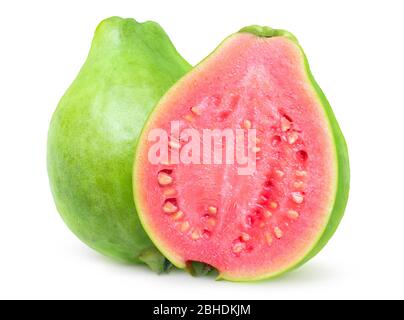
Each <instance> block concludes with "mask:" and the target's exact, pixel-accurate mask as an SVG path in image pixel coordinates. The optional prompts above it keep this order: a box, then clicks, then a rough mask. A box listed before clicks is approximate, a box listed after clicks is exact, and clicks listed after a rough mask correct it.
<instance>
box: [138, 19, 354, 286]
mask: <svg viewBox="0 0 404 320" xmlns="http://www.w3.org/2000/svg"><path fill="white" fill-rule="evenodd" d="M238 33H250V34H253V35H255V36H257V37H285V38H287V39H289V40H291V41H293V42H294V43H295V44H296V45H297V46H298V47H299V49H300V51H301V53H302V56H303V58H304V68H305V73H306V75H307V80H308V82H309V83H310V84H311V86H312V88H313V90H314V92H315V93H316V95H317V97H318V101H319V102H320V104H321V105H322V107H323V108H324V111H325V114H326V116H327V119H328V123H329V126H330V129H331V130H330V131H331V132H332V138H333V140H334V146H335V150H336V152H335V155H336V161H335V164H336V179H335V181H336V194H335V198H334V205H333V209H332V210H331V212H330V214H329V217H328V221H327V225H326V226H325V228H324V229H323V231H322V232H321V234H320V235H319V237H318V240H317V241H316V243H315V244H314V245H313V247H312V248H311V249H310V250H309V251H308V252H307V253H306V254H305V256H304V257H302V258H300V259H299V260H298V261H295V263H292V264H291V265H290V267H288V268H286V269H284V270H281V271H280V272H278V273H271V274H264V275H260V276H257V277H254V276H253V277H250V278H242V279H238V278H232V277H230V276H228V275H223V274H219V276H218V277H217V279H218V280H219V279H225V280H230V281H259V280H266V279H269V278H274V277H277V276H280V275H282V274H284V273H286V272H288V271H291V270H293V269H295V268H297V267H299V266H301V265H302V264H304V263H305V262H307V261H308V260H310V259H311V258H313V257H314V256H315V255H316V254H317V253H318V252H319V251H320V250H321V249H322V248H323V247H324V246H325V245H326V244H327V242H328V241H329V240H330V238H331V237H332V235H333V234H334V233H335V231H336V229H337V227H338V225H339V223H340V221H341V219H342V217H343V214H344V211H345V207H346V205H347V201H348V196H349V184H350V169H349V158H348V149H347V145H346V142H345V139H344V136H343V134H342V132H341V130H340V127H339V125H338V122H337V120H336V118H335V115H334V113H333V111H332V109H331V106H330V104H329V102H328V101H327V99H326V97H325V95H324V93H323V92H322V90H321V89H320V87H319V85H318V84H317V82H316V81H315V79H314V77H313V75H312V73H311V71H310V67H309V63H308V60H307V57H306V55H305V54H304V51H303V49H302V47H301V46H300V45H299V43H298V41H297V39H296V37H295V36H294V35H293V34H292V33H290V32H288V31H286V30H279V29H272V28H269V27H261V26H257V25H254V26H248V27H245V28H243V29H241V30H240V31H239V32H238ZM238 33H236V34H233V35H231V36H230V37H228V38H226V39H225V40H224V41H223V42H222V44H220V45H219V46H218V47H217V48H216V49H215V50H214V51H213V52H212V53H211V54H210V55H209V56H208V57H206V58H205V59H204V60H202V61H201V62H200V63H199V64H198V65H197V66H196V67H195V69H198V66H199V65H201V64H203V63H204V62H205V61H206V60H208V59H209V58H210V57H212V56H214V55H215V53H216V52H218V50H220V49H221V46H222V45H223V44H224V43H225V42H226V40H228V39H229V38H231V37H233V36H235V35H237V34H238ZM177 86H178V83H177V84H176V85H175V87H177ZM173 90H174V89H173ZM163 99H164V97H163V98H162V100H163ZM145 128H146V127H144V129H143V130H145ZM139 147H140V145H139ZM139 149H140V148H138V150H139ZM134 167H135V170H141V169H140V167H141V165H140V164H138V163H137V162H136V161H135V165H134ZM138 167H139V169H138ZM135 199H136V206H137V208H138V211H139V213H140V218H141V221H142V223H143V225H144V228H145V230H146V232H148V233H149V236H150V237H151V239H152V240H153V241H155V239H154V238H153V233H152V232H151V230H149V229H148V226H147V224H146V223H145V222H144V221H143V220H142V212H141V203H142V199H137V197H136V191H135ZM155 244H156V245H157V246H158V247H159V248H160V250H161V251H162V252H163V254H164V253H166V254H167V256H169V254H168V253H167V251H169V249H168V248H166V247H164V246H163V245H162V244H159V243H157V242H156V241H155ZM170 260H171V262H172V263H173V264H174V265H175V266H177V267H178V268H183V269H185V270H189V271H191V273H192V270H193V268H190V267H189V264H188V265H187V264H185V265H184V264H183V262H179V261H175V259H174V257H173V256H171V257H170Z"/></svg>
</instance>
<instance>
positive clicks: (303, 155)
mask: <svg viewBox="0 0 404 320" xmlns="http://www.w3.org/2000/svg"><path fill="white" fill-rule="evenodd" d="M193 106H197V107H198V108H199V110H202V114H201V115H199V116H195V115H193V114H192V112H191V111H190V108H191V107H193ZM157 109H158V112H156V113H154V116H153V118H152V120H151V122H149V125H148V127H147V129H146V132H145V133H144V135H143V137H147V134H148V132H149V131H150V130H151V129H153V128H163V129H165V130H167V131H168V132H169V128H170V121H173V120H179V121H180V123H181V129H185V128H191V127H192V128H197V129H199V130H201V129H204V128H210V129H216V128H217V129H225V128H232V129H236V128H242V126H243V121H244V120H249V121H251V123H252V127H253V128H255V129H257V137H258V138H259V139H260V140H261V142H260V143H259V144H258V146H259V147H260V148H261V150H260V151H259V153H258V157H259V158H260V159H258V161H257V172H256V173H255V174H254V175H253V176H241V175H238V173H237V166H236V165H225V164H223V165H203V164H201V165H194V164H188V165H184V164H179V165H171V166H169V165H152V164H150V162H149V161H148V159H147V153H148V150H149V147H150V145H151V144H152V142H146V139H144V143H145V146H144V147H142V149H141V151H140V152H139V153H138V155H139V157H140V162H139V160H138V163H141V164H140V165H138V166H139V167H140V168H141V169H139V172H138V173H137V174H138V176H137V177H136V178H137V179H138V184H139V185H140V186H143V187H141V188H139V189H141V190H139V191H138V192H139V193H138V198H139V199H141V205H140V206H141V210H140V211H141V215H142V217H143V221H144V222H145V223H146V224H147V226H148V230H149V231H150V232H151V233H152V234H153V239H154V240H155V241H156V242H157V243H159V244H160V245H161V249H162V251H163V252H164V253H166V254H167V253H171V254H172V257H175V258H174V259H175V260H176V262H177V263H185V262H187V261H201V262H204V263H208V264H210V265H212V266H214V267H216V268H217V269H218V270H219V271H220V272H221V273H222V274H224V275H228V276H229V277H235V278H237V277H241V278H242V277H247V278H248V277H254V276H257V275H260V274H270V273H276V272H278V271H281V270H283V269H286V268H288V267H289V266H291V265H292V264H293V263H295V262H296V261H298V260H299V259H300V258H302V257H303V256H304V255H305V254H307V252H308V251H309V250H310V248H311V247H312V246H313V245H314V243H315V241H316V240H317V239H318V237H319V235H320V232H321V231H322V230H323V228H324V225H325V223H326V222H327V218H328V215H329V213H330V212H329V211H330V206H332V203H331V202H332V200H333V196H334V195H333V190H334V181H335V177H334V166H335V164H334V161H335V160H334V151H333V147H332V140H331V136H330V132H329V128H328V126H327V122H326V120H325V119H326V118H325V115H324V113H323V111H322V107H321V105H320V104H319V102H318V99H317V98H316V96H315V94H314V92H313V89H312V88H311V86H310V85H309V82H308V80H307V78H306V75H305V72H304V65H303V58H302V55H301V52H300V50H299V49H298V47H297V46H296V45H295V44H294V43H293V42H291V41H290V40H288V39H286V38H281V37H276V38H268V39H265V38H258V37H255V36H253V35H249V34H239V35H236V36H233V37H232V38H230V39H229V40H227V41H226V43H225V44H224V45H223V46H222V47H221V48H220V49H219V50H218V51H217V52H216V53H214V54H213V55H212V56H211V57H209V58H208V59H207V60H206V61H205V62H203V63H202V64H201V65H200V66H199V67H197V69H196V70H194V71H193V72H191V74H190V75H188V76H187V77H186V78H185V79H184V80H182V81H181V82H180V84H179V85H177V86H176V87H175V88H174V89H173V90H171V92H170V93H169V94H168V96H167V97H166V98H165V99H164V100H163V102H162V103H161V104H160V105H159V106H158V107H157ZM187 115H193V117H194V120H193V121H191V122H189V121H187V120H184V116H187ZM282 117H286V119H289V120H291V121H292V124H291V128H290V129H289V130H288V131H286V132H283V131H282V130H281V121H282V120H281V119H282ZM292 132H296V133H297V134H298V140H297V141H296V142H295V143H293V144H290V143H288V142H287V141H285V139H287V137H288V136H289V135H290V134H291V133H292ZM167 169H168V170H169V171H167V172H168V173H169V174H170V175H171V176H172V177H173V179H174V183H173V184H172V185H171V186H170V187H173V188H174V189H175V190H176V193H177V194H176V196H169V197H165V196H164V195H163V191H164V190H166V189H167V188H168V187H162V186H160V185H159V183H158V181H157V175H158V173H159V172H160V171H161V170H167ZM276 170H281V171H282V172H283V173H284V176H283V177H281V176H279V174H278V173H277V171H276ZM302 170H304V171H306V172H307V176H306V177H298V176H297V175H296V173H297V171H302ZM299 181H301V182H303V187H301V186H299V187H296V185H294V183H295V182H299ZM292 192H301V193H302V195H304V201H303V203H301V204H297V203H295V202H294V201H293V199H292ZM167 198H175V200H176V204H177V205H178V207H179V209H180V210H181V211H183V213H184V216H183V217H182V218H181V219H180V220H174V219H173V218H172V215H170V214H167V213H164V212H163V210H162V206H163V204H164V202H165V201H166V199H167ZM271 202H276V203H277V208H271V205H270V203H271ZM208 206H214V207H217V209H218V211H217V213H216V214H209V210H208ZM265 209H268V210H270V212H271V213H272V217H265V214H264V211H265ZM289 210H295V211H297V212H298V213H299V217H298V218H294V219H293V218H291V217H290V216H289V215H288V211H289ZM209 219H212V220H209ZM185 221H186V222H188V223H189V226H190V227H189V229H188V230H187V231H184V232H182V231H181V230H180V229H181V224H182V223H183V222H185ZM208 221H211V222H212V221H214V222H215V223H216V225H215V226H212V225H210V224H209V222H208ZM275 228H279V229H280V230H281V231H282V236H281V237H280V239H278V238H277V237H276V233H277V232H276V231H275ZM193 231H196V233H195V232H194V234H198V232H199V234H200V235H201V238H200V239H198V240H194V239H192V233H193ZM243 233H245V234H248V235H249V237H250V239H249V240H248V241H243V240H242V239H241V238H240V237H241V236H242V235H243ZM278 236H279V234H278ZM267 237H271V238H272V239H273V241H272V243H271V244H269V243H268V241H267ZM244 240H245V239H244ZM240 248H241V249H240ZM238 249H240V250H238ZM169 257H170V255H169ZM179 260H180V261H179Z"/></svg>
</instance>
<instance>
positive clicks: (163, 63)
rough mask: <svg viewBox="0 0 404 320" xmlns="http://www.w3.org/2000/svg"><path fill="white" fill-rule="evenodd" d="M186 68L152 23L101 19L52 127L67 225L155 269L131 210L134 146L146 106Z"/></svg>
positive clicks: (96, 244) (59, 199) (104, 248)
mask: <svg viewBox="0 0 404 320" xmlns="http://www.w3.org/2000/svg"><path fill="white" fill-rule="evenodd" d="M190 68H191V66H190V65H189V64H188V63H187V62H186V61H185V60H184V59H183V58H182V57H181V56H180V55H179V54H178V52H177V51H176V49H175V48H174V46H173V44H172V43H171V41H170V39H169V38H168V36H167V34H166V33H165V32H164V30H163V29H162V28H161V27H160V26H159V25H158V24H157V23H155V22H145V23H138V22H136V21H135V20H133V19H122V18H119V17H112V18H109V19H106V20H104V21H102V22H101V23H100V24H99V26H98V27H97V29H96V32H95V35H94V38H93V42H92V45H91V49H90V52H89V55H88V58H87V60H86V62H85V64H84V65H83V67H82V69H81V70H80V72H79V74H78V76H77V78H76V79H75V80H74V82H73V83H72V84H71V86H70V88H69V89H68V90H67V92H66V93H65V95H64V96H63V97H62V99H61V101H60V103H59V105H58V107H57V109H56V111H55V113H54V115H53V118H52V121H51V124H50V129H49V135H48V154H47V159H48V174H49V180H50V186H51V190H52V193H53V196H54V200H55V203H56V206H57V209H58V211H59V213H60V215H61V216H62V218H63V220H64V221H65V223H66V224H67V225H68V227H69V228H70V229H71V230H72V231H73V233H74V234H76V236H77V237H79V238H80V239H81V240H82V241H83V242H84V243H86V244H87V245H89V246H90V247H91V248H93V249H95V250H96V251H98V252H100V253H102V254H104V255H106V256H109V257H112V258H115V259H117V260H120V261H124V262H128V263H146V264H148V265H149V267H150V268H151V269H153V270H155V271H162V270H163V269H164V267H165V265H166V262H165V258H164V257H163V256H162V255H161V254H160V253H159V252H158V251H157V249H156V248H155V247H154V245H153V244H152V242H151V241H150V240H149V238H148V236H147V235H146V233H145V232H144V230H143V228H142V226H141V224H140V222H139V219H138V216H137V213H136V209H135V205H134V200H133V193H132V165H133V158H134V150H135V145H136V143H137V139H138V135H139V133H140V131H141V129H142V127H143V124H144V122H145V120H146V118H147V116H148V115H149V113H150V111H151V110H152V109H153V107H154V106H155V104H156V103H157V102H158V100H159V99H160V97H161V96H162V95H163V94H164V93H165V92H166V91H167V90H168V89H169V88H170V87H171V86H172V85H173V84H174V83H175V82H176V81H177V80H178V79H179V78H180V77H182V76H183V75H184V74H185V73H186V72H187V71H189V70H190ZM135 187H140V188H141V186H136V181H135Z"/></svg>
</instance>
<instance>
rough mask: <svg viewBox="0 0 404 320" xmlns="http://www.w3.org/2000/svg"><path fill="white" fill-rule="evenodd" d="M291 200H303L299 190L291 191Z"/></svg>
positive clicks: (298, 201) (298, 202) (300, 201)
mask: <svg viewBox="0 0 404 320" xmlns="http://www.w3.org/2000/svg"><path fill="white" fill-rule="evenodd" d="M292 199H293V202H295V203H297V204H301V203H302V202H303V200H304V196H303V195H302V194H301V193H300V192H292Z"/></svg>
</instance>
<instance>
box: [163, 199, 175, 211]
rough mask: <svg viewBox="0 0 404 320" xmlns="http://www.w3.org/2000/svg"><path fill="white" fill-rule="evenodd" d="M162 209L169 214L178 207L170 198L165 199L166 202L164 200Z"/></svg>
mask: <svg viewBox="0 0 404 320" xmlns="http://www.w3.org/2000/svg"><path fill="white" fill-rule="evenodd" d="M163 211H164V212H165V213H169V214H170V213H175V212H177V211H178V207H177V206H176V205H175V204H174V203H173V202H172V201H171V200H167V201H166V202H164V205H163Z"/></svg>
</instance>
